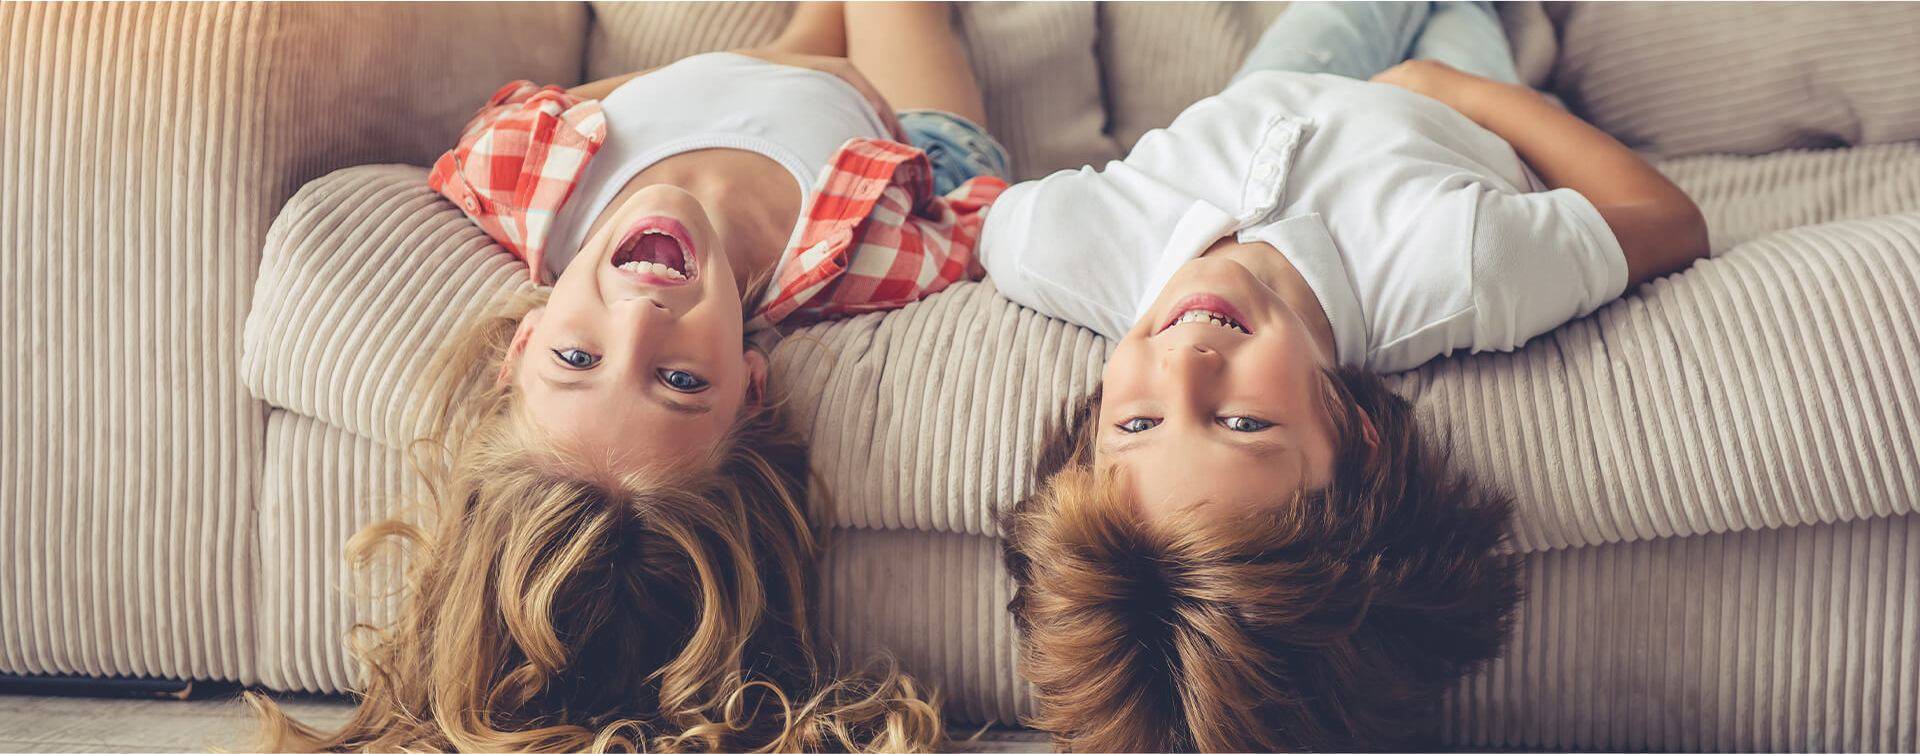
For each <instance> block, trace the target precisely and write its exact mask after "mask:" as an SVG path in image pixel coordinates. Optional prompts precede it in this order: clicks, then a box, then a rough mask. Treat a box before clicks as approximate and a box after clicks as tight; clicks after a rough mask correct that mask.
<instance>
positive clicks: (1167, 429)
mask: <svg viewBox="0 0 1920 754" xmlns="http://www.w3.org/2000/svg"><path fill="white" fill-rule="evenodd" d="M1269 253H1270V252H1269ZM1202 312H1211V313H1213V314H1215V315H1224V317H1223V318H1216V319H1215V320H1210V319H1209V318H1208V317H1206V316H1202V315H1201V314H1200V313H1202ZM1183 315H1186V316H1189V317H1197V320H1193V319H1183V318H1182V317H1183ZM1221 322H1225V324H1222V323H1221ZM1322 351H1323V349H1322V348H1320V347H1319V346H1318V345H1317V344H1316V342H1315V340H1314V338H1313V337H1312V335H1311V331H1310V330H1309V329H1308V326H1307V323H1306V322H1305V321H1304V320H1302V319H1301V318H1300V316H1299V315H1298V314H1296V313H1295V312H1294V310H1293V309H1292V308H1290V307H1288V306H1287V305H1286V303H1285V302H1284V301H1283V300H1282V299H1281V298H1280V296H1279V295H1278V294H1276V293H1275V292H1274V290H1273V289H1272V288H1270V287H1268V286H1267V284H1266V283H1264V282H1262V280H1261V279H1260V278H1259V277H1258V276H1256V275H1255V274H1253V273H1252V272H1250V271H1249V270H1248V269H1247V267H1246V266H1244V265H1242V264H1241V263H1240V262H1239V261H1235V260H1233V259H1230V258H1223V257H1215V256H1207V257H1202V258H1200V259H1196V260H1194V261H1191V262H1188V263H1187V264H1186V265H1185V266H1183V267H1181V268H1180V270H1179V271H1178V272H1177V273H1175V275H1174V277H1173V279H1172V280H1171V281H1169V282H1168V284H1167V286H1166V288H1165V289H1164V290H1162V291H1161V293H1160V297H1159V298H1158V299H1157V300H1155V301H1154V303H1153V305H1152V306H1151V307H1149V308H1148V310H1147V313H1146V314H1144V315H1142V316H1141V318H1140V321H1139V322H1137V323H1135V324H1134V326H1133V329H1132V330H1130V331H1129V332H1128V333H1127V334H1126V337H1125V338H1123V339H1121V341H1120V343H1119V345H1118V347H1116V348H1115V349H1114V352H1113V356H1112V357H1111V358H1109V359H1108V361H1107V367H1106V372H1105V374H1104V376H1103V388H1102V396H1101V401H1100V407H1099V425H1098V434H1097V436H1096V441H1095V442H1096V444H1095V451H1094V458H1095V463H1096V464H1097V465H1098V466H1099V467H1100V468H1103V469H1109V468H1110V469H1113V470H1115V471H1117V472H1118V473H1120V475H1121V476H1122V477H1123V478H1124V479H1126V480H1127V482H1128V486H1129V487H1130V488H1131V489H1132V491H1133V493H1134V496H1135V499H1136V500H1137V502H1138V505H1139V506H1140V507H1141V513H1142V514H1144V515H1145V516H1146V517H1147V519H1148V520H1149V521H1152V520H1158V519H1160V518H1162V517H1164V516H1166V515H1167V514H1170V513H1173V512H1176V511H1180V510H1183V509H1186V508H1188V507H1190V506H1192V505H1193V504H1194V503H1199V502H1206V503H1207V505H1204V506H1200V507H1199V508H1197V509H1195V511H1194V512H1195V513H1197V514H1200V515H1219V514H1222V513H1229V512H1236V511H1243V510H1245V509H1247V508H1248V507H1250V506H1255V505H1261V504H1269V502H1270V501H1272V500H1275V499H1284V498H1285V497H1287V494H1286V493H1288V492H1290V491H1292V490H1298V489H1303V488H1305V489H1314V488H1318V487H1321V486H1324V485H1325V484H1326V482H1327V480H1328V479H1329V478H1330V477H1331V475H1332V468H1333V448H1334V432H1333V427H1332V420H1331V419H1330V418H1329V417H1328V416H1327V411H1326V410H1325V408H1324V407H1323V401H1322V398H1321V396H1322V395H1324V393H1323V383H1322V380H1324V379H1325V377H1324V376H1323V372H1322V370H1323V369H1325V368H1326V367H1328V366H1329V365H1330V361H1331V356H1330V355H1329V354H1326V353H1323V352H1322Z"/></svg>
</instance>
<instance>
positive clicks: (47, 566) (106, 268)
mask: <svg viewBox="0 0 1920 754" xmlns="http://www.w3.org/2000/svg"><path fill="white" fill-rule="evenodd" d="M488 12H490V13H495V17H505V19H513V21H515V23H507V25H503V27H501V29H490V31H474V33H468V36H467V38H468V40H472V38H482V40H492V42H497V44H501V46H509V42H515V40H528V38H536V36H541V35H547V36H555V38H557V44H555V46H553V48H549V50H530V52H520V54H511V56H501V54H497V52H488V54H480V52H478V50H467V52H463V48H459V46H457V44H455V42H453V40H449V38H442V40H436V38H432V35H424V29H436V27H445V25H449V23H451V21H453V12H451V10H447V8H444V6H413V8H407V6H386V8H378V6H342V4H311V6H257V4H148V6H117V4H8V6H4V8H0V96H6V98H8V102H10V104H12V106H10V107H8V113H6V115H4V117H0V196H4V198H6V200H4V201H0V286H4V288H0V290H4V294H0V317H4V322H6V330H4V336H0V338H4V343H6V357H4V359H0V672H10V673H86V675H159V677H198V679H240V681H255V679H259V677H261V668H259V666H257V664H255V656H257V654H255V650H257V645H255V624H253V618H255V612H257V602H255V593H253V587H255V570H257V568H259V562H261V558H263V554H261V553H257V549H255V535H257V526H255V501H257V497H259V493H261V468H263V464H261V447H263V441H265V436H263V434H265V407H263V405H261V403H257V401H253V399H252V397H248V393H246V389H244V388H242V386H240V368H238V365H240V328H242V320H244V317H246V311H248V309H246V307H248V299H250V297H252V290H253V276H255V271H257V265H259V263H257V261H259V247H261V242H263V240H265V236H267V224H269V221H271V219H273V215H275V213H276V211H278V209H280V205H282V203H284V201H286V198H288V196H290V194H292V192H294V188H298V186H300V184H303V182H307V180H311V178H315V177H319V175H321V173H326V171H332V169H336V167H340V165H353V163H361V161H369V159H409V161H428V159H432V155H434V153H436V152H438V150H440V148H442V146H444V144H445V142H447V140H449V138H453V134H457V132H459V127H461V121H463V119H465V117H467V113H470V111H472V102H474V100H476V98H484V96H486V92H490V90H492V86H495V84H497V82H499V79H501V77H503V75H505V73H507V71H509V69H520V71H524V69H532V71H543V69H545V71H551V75H566V73H564V71H572V69H574V67H576V65H578V59H580V58H578V54H580V42H578V38H580V35H582V31H580V29H582V25H584V13H582V10H580V8H568V6H547V8H507V6H497V8H490V10H488ZM420 36H424V40H422V38H420ZM401 38H405V40H409V44H397V42H399V40H401ZM568 48H570V50H568ZM563 59H570V63H566V65H555V61H563ZM449 63H453V67H451V69H449V67H447V65H449ZM388 86H392V90H390V88H388ZM290 92H298V94H300V96H290ZM396 92H407V94H405V96H399V94H396ZM422 92H424V94H422ZM265 556H267V558H271V556H275V554H273V553H265Z"/></svg>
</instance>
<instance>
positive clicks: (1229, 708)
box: [1001, 369, 1521, 751]
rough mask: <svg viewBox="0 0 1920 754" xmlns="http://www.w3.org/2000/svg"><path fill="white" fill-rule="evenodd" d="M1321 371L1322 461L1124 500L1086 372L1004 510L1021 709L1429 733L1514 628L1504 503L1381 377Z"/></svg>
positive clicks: (1086, 738)
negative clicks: (1268, 481) (1186, 493)
mask: <svg viewBox="0 0 1920 754" xmlns="http://www.w3.org/2000/svg"><path fill="white" fill-rule="evenodd" d="M1325 383H1326V385H1325V388H1326V390H1325V393H1326V394H1325V401H1324V402H1325V405H1326V409H1327V411H1328V412H1329V415H1330V416H1331V417H1333V419H1334V422H1333V423H1334V425H1335V427H1336V431H1335V435H1336V442H1335V448H1336V450H1337V454H1336V460H1335V464H1334V470H1333V476H1332V479H1331V481H1330V482H1329V483H1328V484H1327V485H1326V486H1325V487H1323V488H1321V489H1318V490H1308V491H1294V490H1287V491H1276V492H1275V497H1276V501H1275V502H1276V504H1274V505H1269V506H1261V507H1260V509H1259V510H1257V511H1255V512H1252V513H1248V514H1244V515H1243V516H1241V515H1236V516H1232V517H1227V518H1226V520H1220V519H1219V518H1215V519H1213V520H1211V521H1206V520H1203V519H1200V518H1197V517H1196V518H1178V519H1173V520H1170V521H1163V522H1160V523H1158V524H1156V525H1148V524H1147V523H1146V522H1145V521H1144V520H1143V519H1142V518H1141V517H1140V516H1139V515H1138V514H1137V512H1136V510H1137V509H1136V507H1135V506H1134V505H1132V504H1130V502H1129V499H1128V491H1127V489H1126V487H1125V484H1124V482H1123V481H1122V480H1121V479H1119V478H1118V475H1114V474H1108V473H1102V472H1100V471H1098V470H1096V468H1095V465H1094V463H1093V443H1094V435H1095V434H1096V432H1095V427H1094V423H1095V421H1096V420H1097V416H1098V413H1099V412H1098V406H1099V399H1100V396H1099V392H1098V391H1097V390H1096V391H1095V393H1094V394H1093V395H1092V396H1091V397H1089V398H1088V399H1087V400H1086V401H1084V402H1082V403H1081V404H1080V405H1079V406H1078V407H1077V408H1076V410H1075V411H1074V413H1073V415H1072V418H1071V420H1070V421H1068V422H1067V423H1066V424H1065V425H1064V426H1062V427H1060V428H1058V429H1057V430H1056V431H1055V432H1054V433H1053V435H1052V436H1051V438H1050V439H1049V441H1048V442H1047V445H1046V449H1045V450H1044V451H1043V455H1042V458H1041V463H1040V466H1039V468H1038V469H1037V471H1038V472H1039V479H1040V487H1039V489H1038V491H1037V492H1036V493H1035V494H1033V495H1032V496H1030V497H1028V498H1026V499H1024V500H1021V501H1020V502H1019V503H1018V505H1017V506H1016V507H1015V508H1014V509H1013V510H1011V511H1009V512H1008V513H1007V514H1006V515H1004V516H1003V518H1002V521H1001V526H1002V531H1003V534H1004V535H1005V541H1004V554H1005V558H1006V562H1007V566H1008V569H1009V571H1010V572H1011V573H1012V575H1013V577H1014V580H1015V582H1016V588H1015V593H1014V597H1013V600H1012V602H1011V603H1010V604H1009V605H1008V608H1009V610H1010V611H1011V612H1012V613H1013V617H1014V621H1015V623H1016V625H1017V626H1018V628H1019V630H1020V633H1021V638H1020V661H1021V672H1022V674H1023V675H1024V676H1025V677H1026V678H1027V679H1028V680H1029V681H1031V682H1032V683H1033V684H1034V687H1035V689H1036V692H1037V697H1038V702H1039V713H1038V715H1037V716H1036V717H1034V718H1033V719H1032V720H1030V721H1029V722H1030V723H1031V724H1033V725H1034V726H1035V727H1038V728H1041V729H1044V730H1047V731H1049V732H1051V733H1052V734H1053V736H1054V742H1055V744H1056V745H1058V746H1059V747H1060V748H1062V749H1063V750H1068V751H1193V750H1198V751H1315V750H1327V749H1340V750H1373V749H1399V750H1420V749H1430V748H1433V746H1434V745H1435V743H1436V741H1435V736H1436V733H1437V729H1438V721H1439V707H1440V702H1441V697H1442V695H1443V694H1445V692H1446V691H1447V690H1448V689H1449V688H1451V687H1452V686H1453V685H1454V684H1456V683H1457V682H1458V681H1459V679H1460V678H1461V677H1462V676H1464V675H1465V674H1467V673H1469V672H1471V671H1472V670H1474V669H1475V668H1476V667H1477V666H1479V665H1480V664H1482V663H1484V662H1486V661H1488V660H1490V659H1491V658H1493V657H1495V656H1496V655H1497V654H1498V653H1499V652H1500V650H1501V647H1502V645H1503V644H1504V642H1505V641H1506V637H1507V635H1508V633H1509V631H1510V629H1511V622H1512V614H1513V608H1514V605H1515V604H1516V603H1517V602H1518V600H1519V599H1520V596H1521V587H1520V583H1519V564H1518V561H1517V559H1516V558H1515V557H1514V556H1513V555H1511V554H1509V553H1507V552H1505V549H1504V547H1503V545H1502V538H1503V536H1504V535H1503V532H1504V526H1505V522H1506V521H1507V519H1508V517H1509V515H1510V510H1511V504H1510V502H1509V500H1508V498H1507V497H1505V496H1504V495H1502V494H1500V493H1498V492H1495V491H1493V490H1491V489H1489V488H1486V487H1483V486H1481V485H1479V484H1476V483H1475V482H1474V481H1473V480H1471V479H1470V478H1469V477H1468V476H1467V475H1465V474H1463V473H1461V472H1459V471H1457V470H1455V469H1453V468H1452V467H1451V466H1450V465H1449V463H1448V454H1447V452H1446V450H1445V449H1444V446H1443V445H1441V444H1439V443H1436V442H1434V441H1432V440H1431V439H1430V438H1428V437H1426V436H1425V435H1423V434H1422V433H1421V432H1420V430H1419V427H1418V426H1417V423H1416V420H1415V416H1414V413H1413V409H1412V407H1411V406H1410V405H1409V404H1408V403H1407V401H1406V400H1405V399H1403V398H1401V397H1399V396H1397V395H1395V394H1394V393H1393V392H1392V391H1390V390H1388V389H1387V387H1386V385H1385V384H1384V383H1383V382H1382V381H1381V380H1380V378H1379V377H1377V376H1375V375H1372V374H1370V373H1367V372H1364V371H1360V370H1349V369H1341V370H1335V371H1330V372H1328V373H1327V380H1325ZM1368 421H1370V422H1371V423H1372V426H1373V427H1374V428H1375V432H1376V436H1377V440H1376V441H1373V442H1369V440H1368V438H1367V437H1366V433H1365V431H1364V427H1365V423H1366V422H1368Z"/></svg>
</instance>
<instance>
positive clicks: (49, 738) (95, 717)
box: [0, 695, 353, 752]
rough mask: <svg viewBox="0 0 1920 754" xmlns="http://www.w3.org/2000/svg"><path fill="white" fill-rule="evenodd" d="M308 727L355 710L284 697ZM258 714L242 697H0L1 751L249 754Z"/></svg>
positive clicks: (311, 699) (339, 719)
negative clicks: (242, 753) (215, 752)
mask: <svg viewBox="0 0 1920 754" xmlns="http://www.w3.org/2000/svg"><path fill="white" fill-rule="evenodd" d="M280 702H281V704H282V705H283V706H284V707H286V709H287V711H288V712H289V713H290V714H292V715H293V716H294V717H296V718H297V719H299V720H301V721H303V722H310V723H316V724H320V725H337V724H339V723H340V722H342V721H345V720H346V719H347V715H348V714H349V713H351V712H352V711H353V705H352V704H351V703H349V702H347V701H345V700H342V699H329V698H321V697H284V698H281V699H280ZM253 734H254V725H253V712H252V710H250V709H248V708H247V706H246V705H245V704H243V703H241V701H240V699H239V698H238V697H234V696H227V697H218V698H212V699H196V700H193V701H180V700H175V699H98V698H89V697H72V696H5V695H0V752H14V751H99V752H122V751H155V752H159V751H165V752H176V751H195V752H204V751H210V750H215V749H218V750H224V751H249V750H252V749H254V748H255V747H256V746H257V744H255V743H253Z"/></svg>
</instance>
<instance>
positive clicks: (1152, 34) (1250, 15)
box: [1099, 2, 1287, 149]
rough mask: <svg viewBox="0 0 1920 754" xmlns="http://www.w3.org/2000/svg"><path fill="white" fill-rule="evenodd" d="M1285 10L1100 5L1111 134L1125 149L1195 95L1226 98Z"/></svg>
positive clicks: (1279, 6) (1257, 5) (1273, 6)
mask: <svg viewBox="0 0 1920 754" xmlns="http://www.w3.org/2000/svg"><path fill="white" fill-rule="evenodd" d="M1286 5H1287V4H1286V3H1283V2H1250V3H1198V4H1196V3H1180V2H1138V3H1101V4H1100V6H1099V8H1100V48H1101V55H1100V69H1101V72H1102V75H1103V76H1104V77H1105V80H1106V87H1107V113H1108V115H1109V123H1108V128H1107V132H1108V133H1110V134H1113V137H1114V139H1115V140H1117V141H1119V143H1120V145H1121V147H1122V148H1123V149H1130V148H1132V147H1133V143H1134V142H1136V141H1139V140H1140V137H1141V135H1143V134H1145V133H1146V132H1148V131H1150V130H1153V129H1155V128H1163V127H1165V126H1166V125H1167V124H1168V123H1172V122H1173V118H1174V116H1176V115H1179V114H1180V111H1182V110H1185V109H1187V106H1188V105H1191V104H1193V101H1194V99H1195V96H1194V95H1195V93H1200V96H1206V95H1208V94H1213V93H1215V92H1218V91H1220V90H1221V89H1222V88H1223V87H1225V86H1226V85H1227V80H1228V79H1230V78H1232V76H1233V72H1234V71H1237V70H1240V64H1241V62H1242V61H1244V60H1246V57H1247V52H1248V51H1249V50H1252V49H1253V43H1254V42H1255V41H1257V40H1259V39H1260V35H1261V33H1263V32H1265V31H1266V30H1267V27H1268V26H1269V25H1271V24H1272V23H1273V19H1274V18H1276V17H1278V16H1279V15H1280V12H1281V11H1282V10H1284V9H1285V8H1286Z"/></svg>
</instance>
